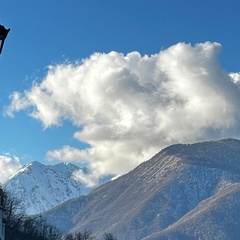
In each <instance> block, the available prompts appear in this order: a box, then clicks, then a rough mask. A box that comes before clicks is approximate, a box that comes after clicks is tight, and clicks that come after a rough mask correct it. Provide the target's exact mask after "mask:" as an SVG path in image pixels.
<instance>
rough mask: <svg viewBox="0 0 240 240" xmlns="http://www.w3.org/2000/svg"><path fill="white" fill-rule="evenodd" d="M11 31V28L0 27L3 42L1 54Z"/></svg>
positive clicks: (0, 39)
mask: <svg viewBox="0 0 240 240" xmlns="http://www.w3.org/2000/svg"><path fill="white" fill-rule="evenodd" d="M9 31H10V28H9V29H6V28H5V27H4V26H3V25H0V41H1V46H0V54H1V53H2V49H3V44H4V41H5V39H6V37H7V35H8V33H9Z"/></svg>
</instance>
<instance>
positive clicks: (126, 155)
mask: <svg viewBox="0 0 240 240" xmlns="http://www.w3.org/2000/svg"><path fill="white" fill-rule="evenodd" d="M220 50H221V45H220V44H218V43H210V42H206V43H201V44H196V45H195V46H191V45H190V44H185V43H178V44H176V45H174V46H172V47H170V48H168V49H166V50H163V51H161V52H160V53H158V54H155V55H151V56H141V55H140V54H139V53H138V52H131V53H129V54H127V55H123V54H122V53H118V52H110V53H107V54H100V53H95V54H93V55H92V56H90V58H88V59H85V60H83V61H82V62H81V63H76V64H62V65H57V66H51V67H49V71H48V74H47V76H46V77H45V79H43V81H42V82H41V83H39V84H37V83H34V85H33V86H32V88H31V89H28V90H26V91H25V92H24V93H14V94H13V95H12V101H11V105H10V106H9V107H8V108H7V109H6V113H7V114H8V115H11V116H13V115H14V113H15V112H17V111H20V110H26V109H28V110H29V109H30V111H31V116H32V117H33V118H36V119H38V120H40V121H41V122H42V123H43V125H44V127H51V126H52V125H60V124H61V122H62V120H63V119H64V120H65V119H67V120H69V121H71V122H72V123H73V124H75V125H76V126H81V130H79V131H78V132H76V133H75V134H74V137H75V138H76V139H78V140H79V141H83V142H86V143H88V144H89V145H90V148H89V149H86V150H79V149H74V148H71V147H70V146H64V147H63V148H62V149H57V150H53V151H50V152H48V157H49V158H57V159H60V160H64V161H80V162H86V163H88V164H89V166H90V168H91V173H90V175H89V176H90V178H91V179H92V181H95V180H96V179H97V178H98V177H100V176H103V175H105V174H109V173H111V174H121V173H124V172H127V171H129V170H130V169H132V168H133V167H135V166H136V165H138V164H139V163H140V162H142V161H144V160H147V159H148V158H150V157H151V156H152V155H153V154H155V153H156V152H158V151H159V150H160V149H161V148H162V147H164V146H167V145H170V144H172V143H177V142H193V141H198V140H204V139H209V138H221V137H231V136H234V137H236V136H239V113H240V110H239V104H240V94H239V89H238V87H237V84H236V82H237V81H236V78H237V77H236V76H237V75H236V76H235V77H234V75H233V74H232V75H231V74H230V76H229V75H228V73H226V72H225V71H224V70H223V69H221V67H220V66H219V62H218V54H219V52H220ZM234 79H235V81H234ZM80 178H82V175H81V176H80Z"/></svg>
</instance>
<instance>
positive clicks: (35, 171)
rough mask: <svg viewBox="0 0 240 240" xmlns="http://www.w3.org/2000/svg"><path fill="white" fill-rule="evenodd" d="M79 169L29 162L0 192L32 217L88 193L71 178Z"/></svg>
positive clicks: (87, 190)
mask: <svg viewBox="0 0 240 240" xmlns="http://www.w3.org/2000/svg"><path fill="white" fill-rule="evenodd" d="M79 170H80V171H81V169H80V168H79V167H77V166H75V165H73V164H70V163H60V164H57V165H48V166H46V165H43V164H41V163H39V162H32V163H29V164H27V165H26V166H25V167H23V168H21V169H20V170H19V171H18V172H17V173H16V174H15V175H14V176H13V177H12V178H11V179H9V180H8V181H7V182H6V183H5V184H4V189H5V191H6V192H9V193H10V194H11V195H13V196H16V197H17V198H18V199H19V200H20V201H21V208H22V212H23V213H25V214H29V215H30V214H36V213H40V212H43V211H46V210H48V209H50V208H52V207H54V206H57V205H59V204H61V203H62V202H64V201H66V200H69V199H71V198H75V197H79V196H80V195H82V194H86V193H87V192H89V189H86V188H84V187H83V185H81V183H79V182H77V181H75V180H74V179H73V178H72V173H73V172H75V171H79Z"/></svg>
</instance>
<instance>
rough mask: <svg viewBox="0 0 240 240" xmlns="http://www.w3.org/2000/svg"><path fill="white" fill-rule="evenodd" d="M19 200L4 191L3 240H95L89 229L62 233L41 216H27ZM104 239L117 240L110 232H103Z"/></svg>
mask: <svg viewBox="0 0 240 240" xmlns="http://www.w3.org/2000/svg"><path fill="white" fill-rule="evenodd" d="M19 203H20V201H19V200H18V199H17V198H15V197H13V196H10V195H9V194H7V193H5V195H4V208H5V209H6V211H5V214H4V219H3V221H4V223H5V240H97V239H96V238H95V237H94V236H93V235H92V233H91V231H84V232H78V233H69V234H67V235H64V234H63V233H62V232H61V231H60V230H59V229H58V228H56V227H55V226H53V225H51V224H49V223H48V222H47V221H46V220H44V219H43V218H42V217H41V216H36V217H28V216H25V215H24V214H21V209H20V204H19ZM103 239H104V240H117V239H116V238H115V237H114V236H113V235H112V234H111V233H105V234H104V236H103Z"/></svg>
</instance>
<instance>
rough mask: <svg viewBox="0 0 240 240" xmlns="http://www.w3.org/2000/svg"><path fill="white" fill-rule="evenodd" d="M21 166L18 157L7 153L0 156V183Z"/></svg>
mask: <svg viewBox="0 0 240 240" xmlns="http://www.w3.org/2000/svg"><path fill="white" fill-rule="evenodd" d="M21 167H22V166H21V164H20V163H19V159H18V157H16V156H10V155H9V154H6V155H1V156H0V169H1V174H0V183H2V184H3V183H4V182H5V181H6V180H8V179H9V177H11V176H12V175H13V174H15V173H16V171H17V170H18V169H20V168H21Z"/></svg>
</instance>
